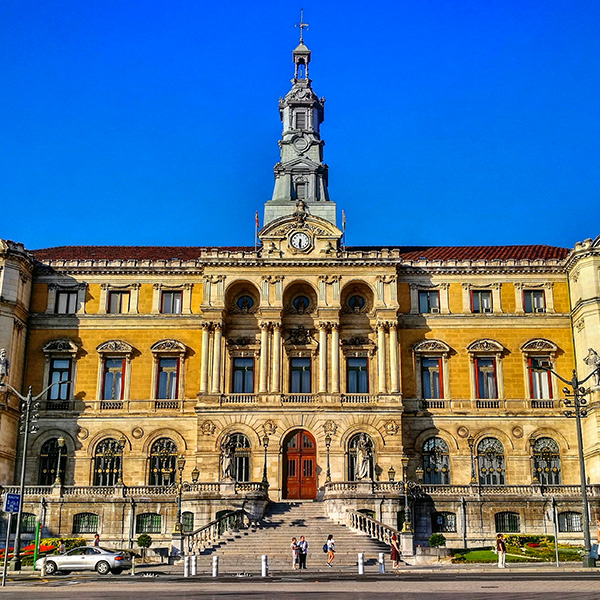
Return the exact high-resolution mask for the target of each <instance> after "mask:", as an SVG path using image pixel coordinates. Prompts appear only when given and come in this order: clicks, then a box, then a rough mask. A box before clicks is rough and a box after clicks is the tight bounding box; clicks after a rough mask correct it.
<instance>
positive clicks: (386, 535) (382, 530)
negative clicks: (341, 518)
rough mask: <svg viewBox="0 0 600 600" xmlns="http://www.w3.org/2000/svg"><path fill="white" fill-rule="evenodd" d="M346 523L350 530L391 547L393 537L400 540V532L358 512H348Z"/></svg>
mask: <svg viewBox="0 0 600 600" xmlns="http://www.w3.org/2000/svg"><path fill="white" fill-rule="evenodd" d="M346 523H347V525H348V527H350V529H354V530H356V531H361V532H362V533H366V534H367V535H368V536H369V537H370V538H372V539H374V540H379V541H380V542H384V543H385V544H388V545H391V543H392V535H394V534H396V537H397V538H398V539H400V532H399V531H398V530H397V529H394V528H393V527H390V526H389V525H385V524H384V523H382V522H381V521H376V520H375V519H372V518H371V517H369V516H367V515H365V514H364V513H361V512H358V511H356V510H349V511H347V512H346Z"/></svg>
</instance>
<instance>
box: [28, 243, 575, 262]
mask: <svg viewBox="0 0 600 600" xmlns="http://www.w3.org/2000/svg"><path fill="white" fill-rule="evenodd" d="M211 248H215V249H218V250H221V251H223V250H225V251H227V250H229V251H232V252H242V251H245V252H251V251H252V250H253V249H254V247H253V246H219V247H214V246H56V247H54V248H41V249H39V250H32V254H33V255H34V256H35V258H37V259H38V260H78V259H79V260H170V259H173V258H179V259H181V260H195V259H197V258H198V257H199V256H200V252H201V251H202V250H206V249H211ZM383 248H388V249H390V250H391V249H394V250H399V252H400V256H401V258H403V259H404V260H422V259H425V260H429V261H439V260H442V261H443V260H510V259H513V260H524V259H528V260H538V259H542V260H552V259H556V260H562V259H564V258H566V256H567V255H568V253H569V252H570V249H569V248H559V247H556V246H545V245H529V246H348V247H347V250H348V251H351V252H360V251H362V252H369V251H371V252H373V251H378V250H381V249H383Z"/></svg>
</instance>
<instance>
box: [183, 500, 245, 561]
mask: <svg viewBox="0 0 600 600" xmlns="http://www.w3.org/2000/svg"><path fill="white" fill-rule="evenodd" d="M249 525H250V519H249V518H248V516H247V515H246V513H245V512H244V511H243V510H242V509H238V510H232V511H230V512H227V513H225V514H224V515H221V516H220V517H219V518H218V519H215V520H214V521H211V522H210V523H208V524H207V525H204V526H203V527H200V528H199V529H196V530H195V531H192V532H190V533H184V545H183V547H184V548H185V549H187V551H186V554H200V553H201V552H203V551H204V550H205V549H206V548H209V547H211V546H214V545H215V544H216V543H217V542H218V540H219V538H220V537H221V536H222V535H223V534H224V533H227V532H229V531H238V530H240V529H245V528H246V527H248V526H249Z"/></svg>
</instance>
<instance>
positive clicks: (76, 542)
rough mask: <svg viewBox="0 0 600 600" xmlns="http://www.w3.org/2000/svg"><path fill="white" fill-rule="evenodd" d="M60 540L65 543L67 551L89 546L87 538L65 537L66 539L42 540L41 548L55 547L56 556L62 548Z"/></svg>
mask: <svg viewBox="0 0 600 600" xmlns="http://www.w3.org/2000/svg"><path fill="white" fill-rule="evenodd" d="M60 540H62V541H63V542H64V543H65V549H66V550H72V549H73V548H78V547H79V546H87V541H86V540H85V538H80V537H64V538H42V539H41V540H40V546H54V547H55V548H56V550H55V552H54V554H58V549H59V548H60Z"/></svg>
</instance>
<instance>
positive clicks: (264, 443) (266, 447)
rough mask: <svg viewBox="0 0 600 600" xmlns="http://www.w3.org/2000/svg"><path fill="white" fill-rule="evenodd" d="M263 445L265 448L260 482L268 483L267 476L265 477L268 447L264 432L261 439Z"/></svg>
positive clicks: (267, 438) (267, 439)
mask: <svg viewBox="0 0 600 600" xmlns="http://www.w3.org/2000/svg"><path fill="white" fill-rule="evenodd" d="M262 443H263V447H264V449H265V461H264V463H263V476H262V482H263V483H266V484H267V485H269V478H268V477H267V449H268V447H269V436H268V435H267V434H266V433H265V435H263V439H262Z"/></svg>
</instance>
